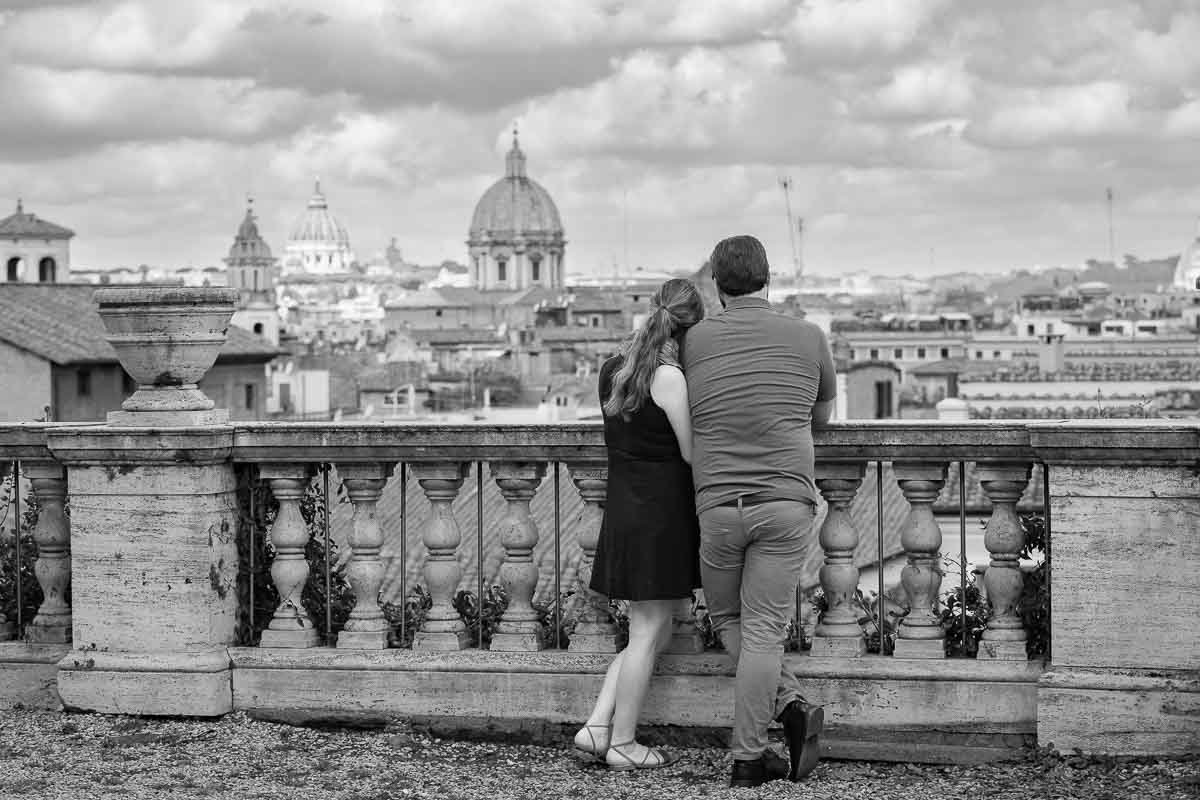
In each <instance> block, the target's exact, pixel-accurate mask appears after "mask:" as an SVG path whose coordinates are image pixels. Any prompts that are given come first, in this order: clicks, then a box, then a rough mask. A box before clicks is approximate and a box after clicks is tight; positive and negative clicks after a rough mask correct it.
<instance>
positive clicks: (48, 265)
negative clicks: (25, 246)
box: [38, 256, 58, 283]
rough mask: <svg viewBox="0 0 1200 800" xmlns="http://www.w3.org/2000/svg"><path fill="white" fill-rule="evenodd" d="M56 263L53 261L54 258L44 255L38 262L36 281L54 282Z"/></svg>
mask: <svg viewBox="0 0 1200 800" xmlns="http://www.w3.org/2000/svg"><path fill="white" fill-rule="evenodd" d="M57 267H58V265H57V264H55V263H54V259H53V258H51V257H50V256H46V257H45V258H43V259H42V260H41V261H39V262H38V281H40V282H41V283H54V278H55V275H54V273H55V272H56V271H57Z"/></svg>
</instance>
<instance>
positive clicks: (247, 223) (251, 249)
mask: <svg viewBox="0 0 1200 800" xmlns="http://www.w3.org/2000/svg"><path fill="white" fill-rule="evenodd" d="M270 258H271V248H270V246H269V245H268V244H267V243H266V242H265V241H263V238H262V236H261V235H260V234H259V232H258V222H257V220H256V219H255V216H254V207H253V205H252V204H247V208H246V216H245V217H244V218H243V219H242V224H241V225H239V226H238V230H237V235H236V236H235V237H234V238H233V245H231V246H230V248H229V258H227V259H226V262H231V261H243V260H251V259H270Z"/></svg>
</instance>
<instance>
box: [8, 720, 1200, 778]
mask: <svg viewBox="0 0 1200 800" xmlns="http://www.w3.org/2000/svg"><path fill="white" fill-rule="evenodd" d="M678 752H680V753H681V754H682V755H683V759H682V761H680V762H679V763H678V764H676V765H674V766H672V767H669V768H667V769H665V770H660V771H651V772H645V773H640V774H614V773H610V772H608V771H607V770H605V769H603V768H601V767H598V766H592V765H584V764H583V763H582V762H580V761H578V760H576V758H575V757H574V756H573V755H572V754H571V753H570V752H569V751H567V750H565V749H561V748H553V747H539V746H534V745H526V744H500V743H485V742H462V741H447V740H442V739H437V738H434V737H432V736H429V735H428V734H423V733H420V732H417V731H415V730H414V729H413V728H412V727H410V726H409V725H407V724H405V723H402V722H398V723H395V724H391V725H388V726H386V727H382V728H377V729H372V730H361V729H346V728H336V729H314V728H307V727H292V726H289V725H283V724H277V723H273V722H265V721H259V720H255V719H252V718H250V717H248V716H247V715H245V714H242V713H238V714H233V715H230V716H227V717H224V718H222V719H219V720H199V721H197V720H183V719H166V720H161V719H159V720H156V719H143V718H137V717H123V716H100V715H93V714H60V713H53V712H46V711H30V710H23V709H19V708H18V709H10V710H3V711H0V764H3V765H4V769H3V770H0V797H4V798H13V800H16V799H17V798H38V799H39V800H41V799H42V798H71V799H72V800H78V798H89V800H91V799H93V798H95V799H99V798H129V800H138V799H139V798H159V797H171V798H187V797H207V798H231V799H232V798H238V799H239V800H241V799H242V798H247V799H249V798H296V797H303V798H305V800H317V799H318V798H339V800H351V799H353V800H383V799H384V798H387V799H388V800H390V799H391V798H409V797H411V798H431V799H432V798H453V799H456V800H470V799H473V798H490V799H492V800H505V799H506V798H529V799H530V800H534V798H536V799H537V800H542V799H543V798H577V799H578V800H591V798H596V800H618V799H619V798H648V799H649V798H656V799H657V798H665V797H669V798H673V800H690V799H691V798H701V797H703V798H706V799H707V798H713V799H714V800H715V799H717V798H752V797H762V798H774V797H788V798H828V799H829V800H833V799H834V798H836V799H837V800H860V799H862V800H868V799H869V800H892V799H893V798H894V799H895V800H901V799H902V800H923V799H924V798H953V797H971V798H988V800H1010V798H1014V799H1016V800H1023V799H1024V798H1089V800H1105V798H1113V799H1114V800H1115V799H1116V798H1121V800H1124V799H1125V798H1132V797H1154V798H1155V800H1175V799H1176V798H1179V800H1184V799H1185V798H1187V799H1188V800H1193V799H1194V798H1196V797H1197V796H1200V759H1193V760H1184V761H1167V760H1151V759H1128V758H1126V759H1082V758H1070V757H1068V758H1065V759H1064V758H1061V757H1058V756H1057V755H1053V754H1047V753H1045V752H1032V751H1031V752H1030V753H1029V754H1028V757H1027V758H1026V759H1025V760H1021V761H1014V762H1007V763H1002V764H989V765H973V766H952V767H943V766H915V765H911V764H895V763H873V762H847V761H842V762H833V761H830V762H825V763H823V764H822V765H821V766H820V767H819V768H818V769H817V771H816V772H815V773H814V774H813V775H812V776H811V777H810V778H809V779H808V780H807V781H806V782H805V783H803V784H800V785H794V784H791V783H787V782H783V781H777V782H773V783H770V784H767V785H766V786H764V787H762V788H761V789H740V790H732V789H728V788H726V786H725V783H726V780H727V778H728V774H729V759H728V755H727V754H726V752H725V751H724V750H722V749H720V748H686V749H681V750H679V751H678Z"/></svg>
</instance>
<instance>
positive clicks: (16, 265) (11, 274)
mask: <svg viewBox="0 0 1200 800" xmlns="http://www.w3.org/2000/svg"><path fill="white" fill-rule="evenodd" d="M5 277H6V279H7V280H10V281H19V280H21V259H19V258H10V259H9V260H8V269H7V271H6V275H5Z"/></svg>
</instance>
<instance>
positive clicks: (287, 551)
mask: <svg viewBox="0 0 1200 800" xmlns="http://www.w3.org/2000/svg"><path fill="white" fill-rule="evenodd" d="M312 474H313V470H312V468H311V467H310V466H309V465H307V464H264V465H263V466H262V469H261V470H260V471H259V475H260V476H261V477H262V479H263V480H265V481H267V483H268V484H269V485H270V487H271V494H273V495H274V496H275V500H276V501H278V503H279V511H278V513H276V515H275V522H274V524H272V525H271V545H272V546H273V547H274V548H275V560H274V561H273V562H272V563H271V580H272V581H274V582H275V590H276V591H277V592H278V593H279V607H278V608H277V609H275V616H273V617H272V618H271V624H270V625H268V626H267V629H266V630H264V631H263V632H262V641H261V642H260V643H259V645H260V646H261V647H290V648H302V647H316V646H317V643H318V642H319V640H320V637H319V636H318V635H317V628H316V626H315V625H314V624H313V621H312V618H311V617H309V615H308V612H307V611H305V610H304V603H303V602H302V600H301V597H302V596H303V594H304V585H305V584H306V583H308V560H307V559H306V558H305V556H304V548H305V546H306V545H307V544H308V526H307V525H305V524H304V517H303V516H302V515H301V514H300V500H301V498H303V497H304V492H305V491H306V490H307V489H308V482H309V480H310V479H311V478H312Z"/></svg>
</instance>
